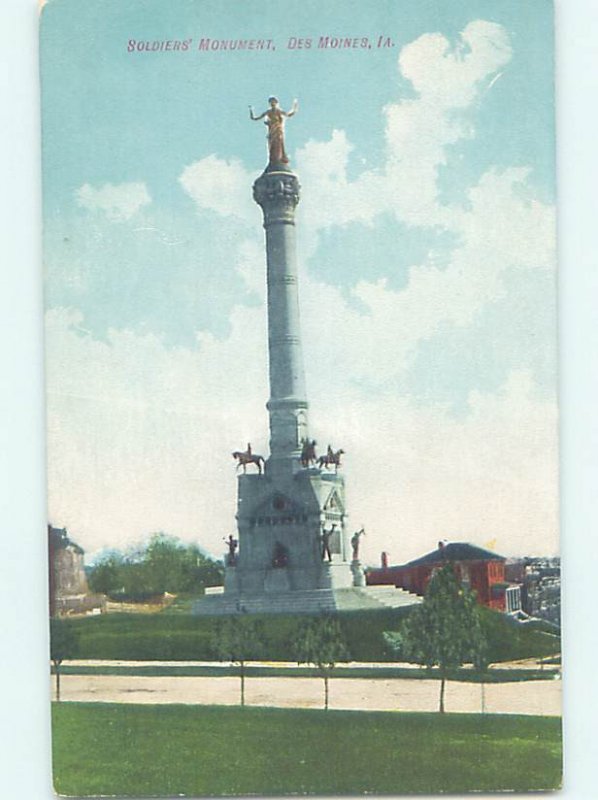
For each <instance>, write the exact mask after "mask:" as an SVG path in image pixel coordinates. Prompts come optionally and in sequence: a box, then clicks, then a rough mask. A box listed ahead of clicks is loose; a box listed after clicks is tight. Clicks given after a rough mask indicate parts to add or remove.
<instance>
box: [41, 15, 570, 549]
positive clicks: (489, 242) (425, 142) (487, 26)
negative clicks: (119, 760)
mask: <svg viewBox="0 0 598 800" xmlns="http://www.w3.org/2000/svg"><path fill="white" fill-rule="evenodd" d="M380 34H382V35H385V36H389V37H391V38H392V40H393V42H394V43H395V46H394V47H392V48H388V49H377V48H376V47H375V42H376V40H377V38H378V35H380ZM320 35H330V36H357V37H362V36H369V37H370V39H371V41H372V43H373V46H372V49H365V50H350V51H321V50H318V49H317V48H315V49H314V47H312V49H311V50H307V51H294V50H293V51H291V50H288V49H287V48H286V44H287V41H288V39H289V37H291V36H295V37H303V38H305V37H312V38H314V39H315V40H316V41H315V42H314V45H315V44H317V39H318V38H319V36H320ZM205 36H210V37H214V38H226V39H236V38H251V37H256V38H257V37H261V38H271V39H272V40H273V41H274V42H275V45H276V50H275V51H274V52H253V53H250V52H236V53H228V52H211V53H205V52H198V51H197V50H196V49H195V45H196V44H197V41H198V39H199V38H201V37H205ZM188 38H192V40H193V43H192V44H191V48H190V50H188V51H186V52H163V53H147V52H143V53H128V52H127V42H128V40H129V39H136V40H149V41H154V40H165V39H180V40H183V39H188ZM552 72H553V63H552V9H551V5H550V4H549V3H547V2H528V3H526V4H522V3H520V2H460V3H456V2H455V3H453V2H434V3H432V2H420V3H417V4H415V3H406V2H402V3H399V2H392V3H384V2H380V3H376V5H375V6H372V5H369V6H368V7H367V9H366V8H365V7H364V6H363V4H359V3H343V4H334V3H330V4H328V5H327V7H326V8H325V9H322V8H320V7H319V6H318V4H316V3H311V2H307V3H306V2H302V3H294V2H290V3H285V4H277V3H269V2H266V3H264V2H260V3H257V2H243V3H226V4H225V3H221V2H218V3H207V2H202V3H198V2H175V3H169V4H168V6H166V5H165V4H163V3H160V2H155V1H152V2H146V3H136V4H135V6H134V7H125V6H124V5H123V4H122V3H120V2H97V3H94V4H93V5H81V4H80V3H76V2H72V1H71V0H50V2H49V3H47V4H46V6H45V8H44V13H43V20H42V88H43V92H42V94H43V136H44V141H43V149H44V190H43V191H44V238H45V261H46V277H47V286H46V306H47V340H46V342H47V383H48V451H49V453H48V456H49V514H50V520H51V521H52V523H53V524H57V525H66V526H67V527H68V528H69V531H70V533H71V535H72V537H73V538H74V539H75V540H76V541H78V542H79V543H80V544H81V545H82V546H83V547H84V548H86V550H87V551H88V553H89V554H90V555H93V554H94V553H95V552H97V551H98V550H100V549H101V548H103V547H106V546H126V545H128V544H130V543H133V542H137V541H139V540H140V539H141V538H142V537H143V536H145V535H147V534H148V533H150V532H152V531H156V530H164V531H166V532H168V533H171V534H173V535H176V536H180V537H181V538H183V539H185V540H189V541H198V542H199V543H200V544H201V545H202V546H204V547H205V548H206V549H207V550H209V551H210V552H213V553H216V554H218V553H220V551H221V549H222V537H223V536H225V535H228V533H230V532H231V530H234V524H235V523H234V510H235V491H236V485H235V466H234V463H233V461H232V458H231V457H230V452H231V451H232V450H233V449H237V448H239V447H241V446H243V445H244V443H245V442H246V441H251V442H252V444H253V447H254V450H256V451H260V452H264V453H266V454H267V439H268V431H267V414H266V411H265V408H264V403H265V400H266V398H267V353H266V319H265V306H264V283H265V275H264V272H265V264H264V260H265V259H264V250H263V231H262V229H261V211H260V209H259V208H258V207H257V206H256V205H255V204H254V203H253V202H252V200H251V184H252V182H253V180H254V179H255V177H257V175H258V174H259V172H260V171H261V170H262V169H263V167H264V165H265V139H264V129H263V126H262V125H261V123H252V122H250V121H249V119H248V112H247V105H248V104H249V103H251V104H253V105H254V106H255V108H256V111H261V110H263V109H264V108H265V106H266V99H267V97H268V95H270V94H272V93H275V94H276V95H277V96H278V97H280V99H281V103H282V105H283V107H289V106H290V104H291V101H292V99H293V97H298V98H299V102H300V111H299V113H298V114H297V116H296V117H295V118H293V119H292V120H291V121H290V122H289V123H288V128H287V144H288V150H289V152H290V155H291V161H292V165H293V167H294V168H295V169H296V171H297V173H298V174H299V177H300V180H301V184H302V187H303V189H302V200H301V203H300V205H299V207H298V211H297V225H298V239H299V242H298V244H299V261H300V269H301V277H300V280H301V286H300V301H301V313H302V324H303V338H304V355H305V358H306V373H307V382H308V393H309V399H310V405H311V411H310V422H311V429H312V433H313V435H314V436H315V438H316V439H317V440H318V441H319V442H326V443H327V442H328V441H330V442H331V443H332V444H333V446H335V447H341V446H342V447H343V449H344V450H346V452H347V456H346V459H345V467H344V471H345V474H346V479H347V491H348V503H349V513H350V525H351V526H355V528H356V529H357V527H360V526H361V525H362V524H363V525H365V527H366V530H367V537H366V540H365V542H364V547H363V552H364V557H365V559H366V560H368V561H371V562H374V563H375V562H377V560H378V558H379V553H380V551H381V550H388V551H389V552H390V554H391V560H392V561H393V562H401V561H404V560H407V559H409V558H412V557H415V556H417V555H419V554H421V553H423V552H426V551H428V550H430V549H433V547H435V545H436V543H437V541H438V540H439V539H449V540H467V541H472V542H475V543H477V544H481V545H490V546H491V547H493V548H494V549H496V550H497V551H498V552H500V553H502V554H505V555H513V554H526V553H554V552H556V551H557V549H558V542H557V510H558V509H557V499H556V491H557V461H556V458H557V450H556V421H557V411H556V399H555V336H556V322H555V296H554V284H555V275H554V208H553V203H554V174H553V160H554V152H553V135H554V133H553V127H554V126H553V85H552Z"/></svg>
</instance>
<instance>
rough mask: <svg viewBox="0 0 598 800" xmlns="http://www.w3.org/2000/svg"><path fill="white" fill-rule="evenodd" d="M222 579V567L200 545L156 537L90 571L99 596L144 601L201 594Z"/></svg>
mask: <svg viewBox="0 0 598 800" xmlns="http://www.w3.org/2000/svg"><path fill="white" fill-rule="evenodd" d="M222 576H223V570H222V565H221V564H220V563H218V562H217V561H214V560H213V559H211V558H209V557H208V556H206V555H205V554H204V553H202V551H201V550H200V548H199V547H198V546H197V545H193V544H185V543H183V542H181V541H180V540H179V539H176V538H174V537H172V536H167V535H166V534H164V533H155V534H153V535H152V536H151V537H150V539H149V541H148V542H147V543H146V544H145V545H144V546H142V547H137V548H134V549H131V550H129V551H128V552H126V553H120V552H118V551H109V552H107V553H106V554H105V555H104V556H102V557H101V558H100V559H99V560H98V561H96V563H95V565H94V566H93V567H92V568H91V569H90V570H89V585H90V588H91V589H92V591H95V592H102V593H104V594H108V595H110V596H118V597H120V598H130V599H136V600H140V599H144V598H147V597H150V596H152V595H157V594H164V592H171V593H173V594H181V593H197V592H199V591H201V590H202V589H203V588H204V587H205V586H207V585H210V584H218V583H221V582H222Z"/></svg>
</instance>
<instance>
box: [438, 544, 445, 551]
mask: <svg viewBox="0 0 598 800" xmlns="http://www.w3.org/2000/svg"><path fill="white" fill-rule="evenodd" d="M443 547H444V542H438V549H439V550H442V548H443Z"/></svg>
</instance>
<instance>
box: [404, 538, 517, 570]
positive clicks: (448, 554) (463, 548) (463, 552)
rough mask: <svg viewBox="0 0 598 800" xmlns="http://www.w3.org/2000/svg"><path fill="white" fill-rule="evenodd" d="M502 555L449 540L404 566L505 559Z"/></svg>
mask: <svg viewBox="0 0 598 800" xmlns="http://www.w3.org/2000/svg"><path fill="white" fill-rule="evenodd" d="M505 560H506V559H505V557H504V556H499V555H498V554H497V553H492V552H491V551H490V550H484V548H483V547H477V546H476V545H474V544H468V543H467V542H449V543H448V544H445V545H442V546H441V547H439V548H438V549H437V550H433V551H432V552H431V553H426V555H425V556H421V558H416V559H415V560H414V561H409V563H407V564H405V566H406V567H420V566H422V567H423V566H425V565H426V564H442V563H443V562H444V561H505Z"/></svg>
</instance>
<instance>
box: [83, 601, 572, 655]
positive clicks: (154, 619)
mask: <svg viewBox="0 0 598 800" xmlns="http://www.w3.org/2000/svg"><path fill="white" fill-rule="evenodd" d="M409 611H410V609H409V608H399V609H387V610H383V611H359V612H345V613H342V614H339V617H338V618H339V623H340V626H341V628H342V631H343V635H344V637H345V640H346V643H347V648H348V650H349V653H350V655H351V658H352V659H353V660H355V661H393V660H395V656H393V655H392V654H391V653H390V652H388V651H387V650H386V649H385V646H384V642H383V638H382V633H383V631H391V630H396V629H397V628H398V627H399V625H400V624H401V621H402V620H403V619H404V618H405V616H406V614H408V613H409ZM481 613H482V624H483V626H484V630H485V632H486V636H487V638H488V642H489V658H490V661H493V662H495V661H511V660H516V659H522V658H531V657H536V658H542V657H545V656H552V655H555V654H556V653H558V652H559V651H560V639H559V638H558V637H556V636H555V635H554V634H549V633H546V632H545V631H542V630H539V629H536V628H533V627H530V626H526V625H517V624H516V623H514V622H512V621H510V620H509V619H508V618H507V617H505V616H504V615H503V614H498V613H497V612H494V611H490V610H489V609H481ZM256 618H257V619H260V617H256ZM252 619H255V618H254V617H252ZM261 620H262V621H263V623H264V628H265V629H266V631H267V641H266V642H264V645H263V652H262V653H261V654H260V656H259V660H262V661H291V660H292V659H293V656H292V642H293V639H294V632H295V630H296V626H297V624H298V622H299V621H300V617H298V616H286V615H272V616H262V617H261ZM222 621H223V618H216V617H197V616H193V615H191V614H185V613H180V612H179V613H176V614H169V613H159V614H106V615H102V616H99V617H86V618H81V619H73V620H70V621H69V624H70V625H72V626H73V628H74V629H75V630H76V631H77V632H78V634H79V652H78V654H77V657H78V658H100V659H121V660H127V661H158V660H160V661H186V660H188V661H211V660H214V659H215V658H216V653H215V652H214V648H213V644H212V639H213V636H214V633H215V632H216V631H217V630H218V627H219V626H220V625H221V624H222Z"/></svg>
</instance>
